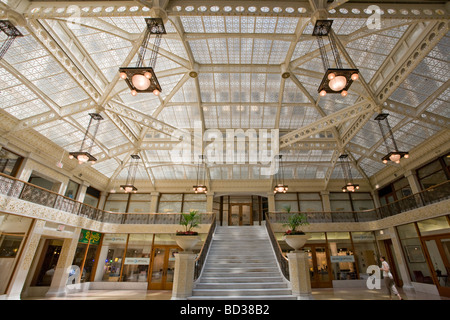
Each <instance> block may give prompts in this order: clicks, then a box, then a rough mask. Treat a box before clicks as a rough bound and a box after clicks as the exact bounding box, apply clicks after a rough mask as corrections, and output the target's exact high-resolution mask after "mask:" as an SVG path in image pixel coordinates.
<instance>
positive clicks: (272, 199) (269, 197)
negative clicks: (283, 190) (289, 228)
mask: <svg viewBox="0 0 450 320" xmlns="http://www.w3.org/2000/svg"><path fill="white" fill-rule="evenodd" d="M267 202H268V207H269V208H268V209H269V213H270V212H275V208H276V207H275V194H274V193H273V192H267Z"/></svg>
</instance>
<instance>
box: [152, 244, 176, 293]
mask: <svg viewBox="0 0 450 320" xmlns="http://www.w3.org/2000/svg"><path fill="white" fill-rule="evenodd" d="M157 249H164V250H165V252H164V263H163V274H162V279H161V282H160V283H152V274H153V262H154V260H155V251H156V250H157ZM170 249H178V250H179V251H181V250H182V249H181V248H180V247H179V246H177V245H166V244H161V245H154V246H152V253H151V259H150V265H149V268H148V274H147V281H148V283H147V290H172V287H173V282H167V281H166V280H167V268H168V265H169V253H170Z"/></svg>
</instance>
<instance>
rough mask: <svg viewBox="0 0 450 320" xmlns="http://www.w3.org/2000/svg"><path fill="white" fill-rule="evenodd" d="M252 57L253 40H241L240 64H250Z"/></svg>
mask: <svg viewBox="0 0 450 320" xmlns="http://www.w3.org/2000/svg"><path fill="white" fill-rule="evenodd" d="M252 57H253V39H251V38H250V39H247V38H242V39H241V64H251V63H252Z"/></svg>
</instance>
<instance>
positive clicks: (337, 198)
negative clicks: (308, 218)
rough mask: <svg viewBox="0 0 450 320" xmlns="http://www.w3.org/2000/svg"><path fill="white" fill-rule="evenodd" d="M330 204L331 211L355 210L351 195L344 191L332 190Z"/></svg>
mask: <svg viewBox="0 0 450 320" xmlns="http://www.w3.org/2000/svg"><path fill="white" fill-rule="evenodd" d="M330 206H331V211H344V212H351V211H353V210H352V204H351V202H350V198H349V195H348V194H347V193H343V192H339V193H338V192H330Z"/></svg>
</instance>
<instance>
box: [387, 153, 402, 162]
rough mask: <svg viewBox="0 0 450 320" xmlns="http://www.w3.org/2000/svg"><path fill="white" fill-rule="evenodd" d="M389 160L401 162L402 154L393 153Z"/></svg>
mask: <svg viewBox="0 0 450 320" xmlns="http://www.w3.org/2000/svg"><path fill="white" fill-rule="evenodd" d="M389 160H391V161H392V162H395V163H399V162H400V155H399V154H398V153H393V154H391V155H390V156H389Z"/></svg>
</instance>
